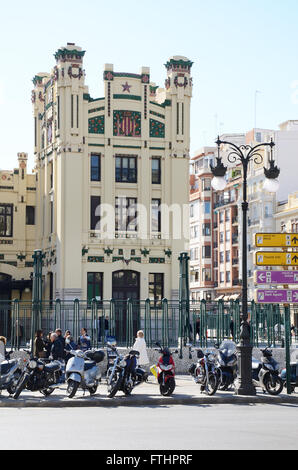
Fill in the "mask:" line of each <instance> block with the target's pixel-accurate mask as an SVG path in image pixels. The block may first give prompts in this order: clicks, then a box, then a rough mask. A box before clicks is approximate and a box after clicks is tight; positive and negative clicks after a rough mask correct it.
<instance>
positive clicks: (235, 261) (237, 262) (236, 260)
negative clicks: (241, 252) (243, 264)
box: [232, 258, 239, 266]
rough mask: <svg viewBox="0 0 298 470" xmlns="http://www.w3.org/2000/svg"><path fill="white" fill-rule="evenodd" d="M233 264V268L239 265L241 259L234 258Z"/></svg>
mask: <svg viewBox="0 0 298 470" xmlns="http://www.w3.org/2000/svg"><path fill="white" fill-rule="evenodd" d="M232 264H233V266H235V265H237V264H239V259H238V258H233V260H232Z"/></svg>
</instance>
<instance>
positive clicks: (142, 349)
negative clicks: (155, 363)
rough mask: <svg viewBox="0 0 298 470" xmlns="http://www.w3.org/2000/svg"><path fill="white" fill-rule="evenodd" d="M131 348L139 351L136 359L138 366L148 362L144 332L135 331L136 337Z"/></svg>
mask: <svg viewBox="0 0 298 470" xmlns="http://www.w3.org/2000/svg"><path fill="white" fill-rule="evenodd" d="M133 349H134V350H135V351H139V353H140V357H139V360H138V365H139V366H145V365H147V364H149V358H148V354H147V346H146V341H145V338H144V332H143V331H142V330H140V331H138V332H137V337H136V341H135V344H134V345H133Z"/></svg>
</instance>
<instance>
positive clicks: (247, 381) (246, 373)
mask: <svg viewBox="0 0 298 470" xmlns="http://www.w3.org/2000/svg"><path fill="white" fill-rule="evenodd" d="M237 357H238V373H239V376H238V380H237V384H236V388H235V395H244V396H255V395H256V393H257V392H256V389H255V387H254V385H253V383H252V365H251V357H252V346H250V345H247V344H246V345H245V344H239V345H238V346H237Z"/></svg>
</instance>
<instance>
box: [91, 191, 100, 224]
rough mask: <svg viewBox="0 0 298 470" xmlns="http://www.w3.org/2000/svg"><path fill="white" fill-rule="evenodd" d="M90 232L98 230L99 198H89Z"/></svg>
mask: <svg viewBox="0 0 298 470" xmlns="http://www.w3.org/2000/svg"><path fill="white" fill-rule="evenodd" d="M90 230H100V196H91V200H90Z"/></svg>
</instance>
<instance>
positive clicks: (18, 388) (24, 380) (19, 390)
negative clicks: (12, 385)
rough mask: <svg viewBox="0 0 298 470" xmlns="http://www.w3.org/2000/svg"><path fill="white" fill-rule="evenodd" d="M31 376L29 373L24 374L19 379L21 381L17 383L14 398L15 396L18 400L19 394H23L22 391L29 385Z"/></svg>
mask: <svg viewBox="0 0 298 470" xmlns="http://www.w3.org/2000/svg"><path fill="white" fill-rule="evenodd" d="M29 377H30V376H29V375H27V374H26V375H25V376H23V377H22V376H21V377H20V380H19V382H18V383H17V386H16V391H15V394H14V396H13V398H14V399H15V400H17V399H18V398H19V396H20V395H21V393H22V391H23V390H24V389H25V388H26V385H27V383H28V381H29Z"/></svg>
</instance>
